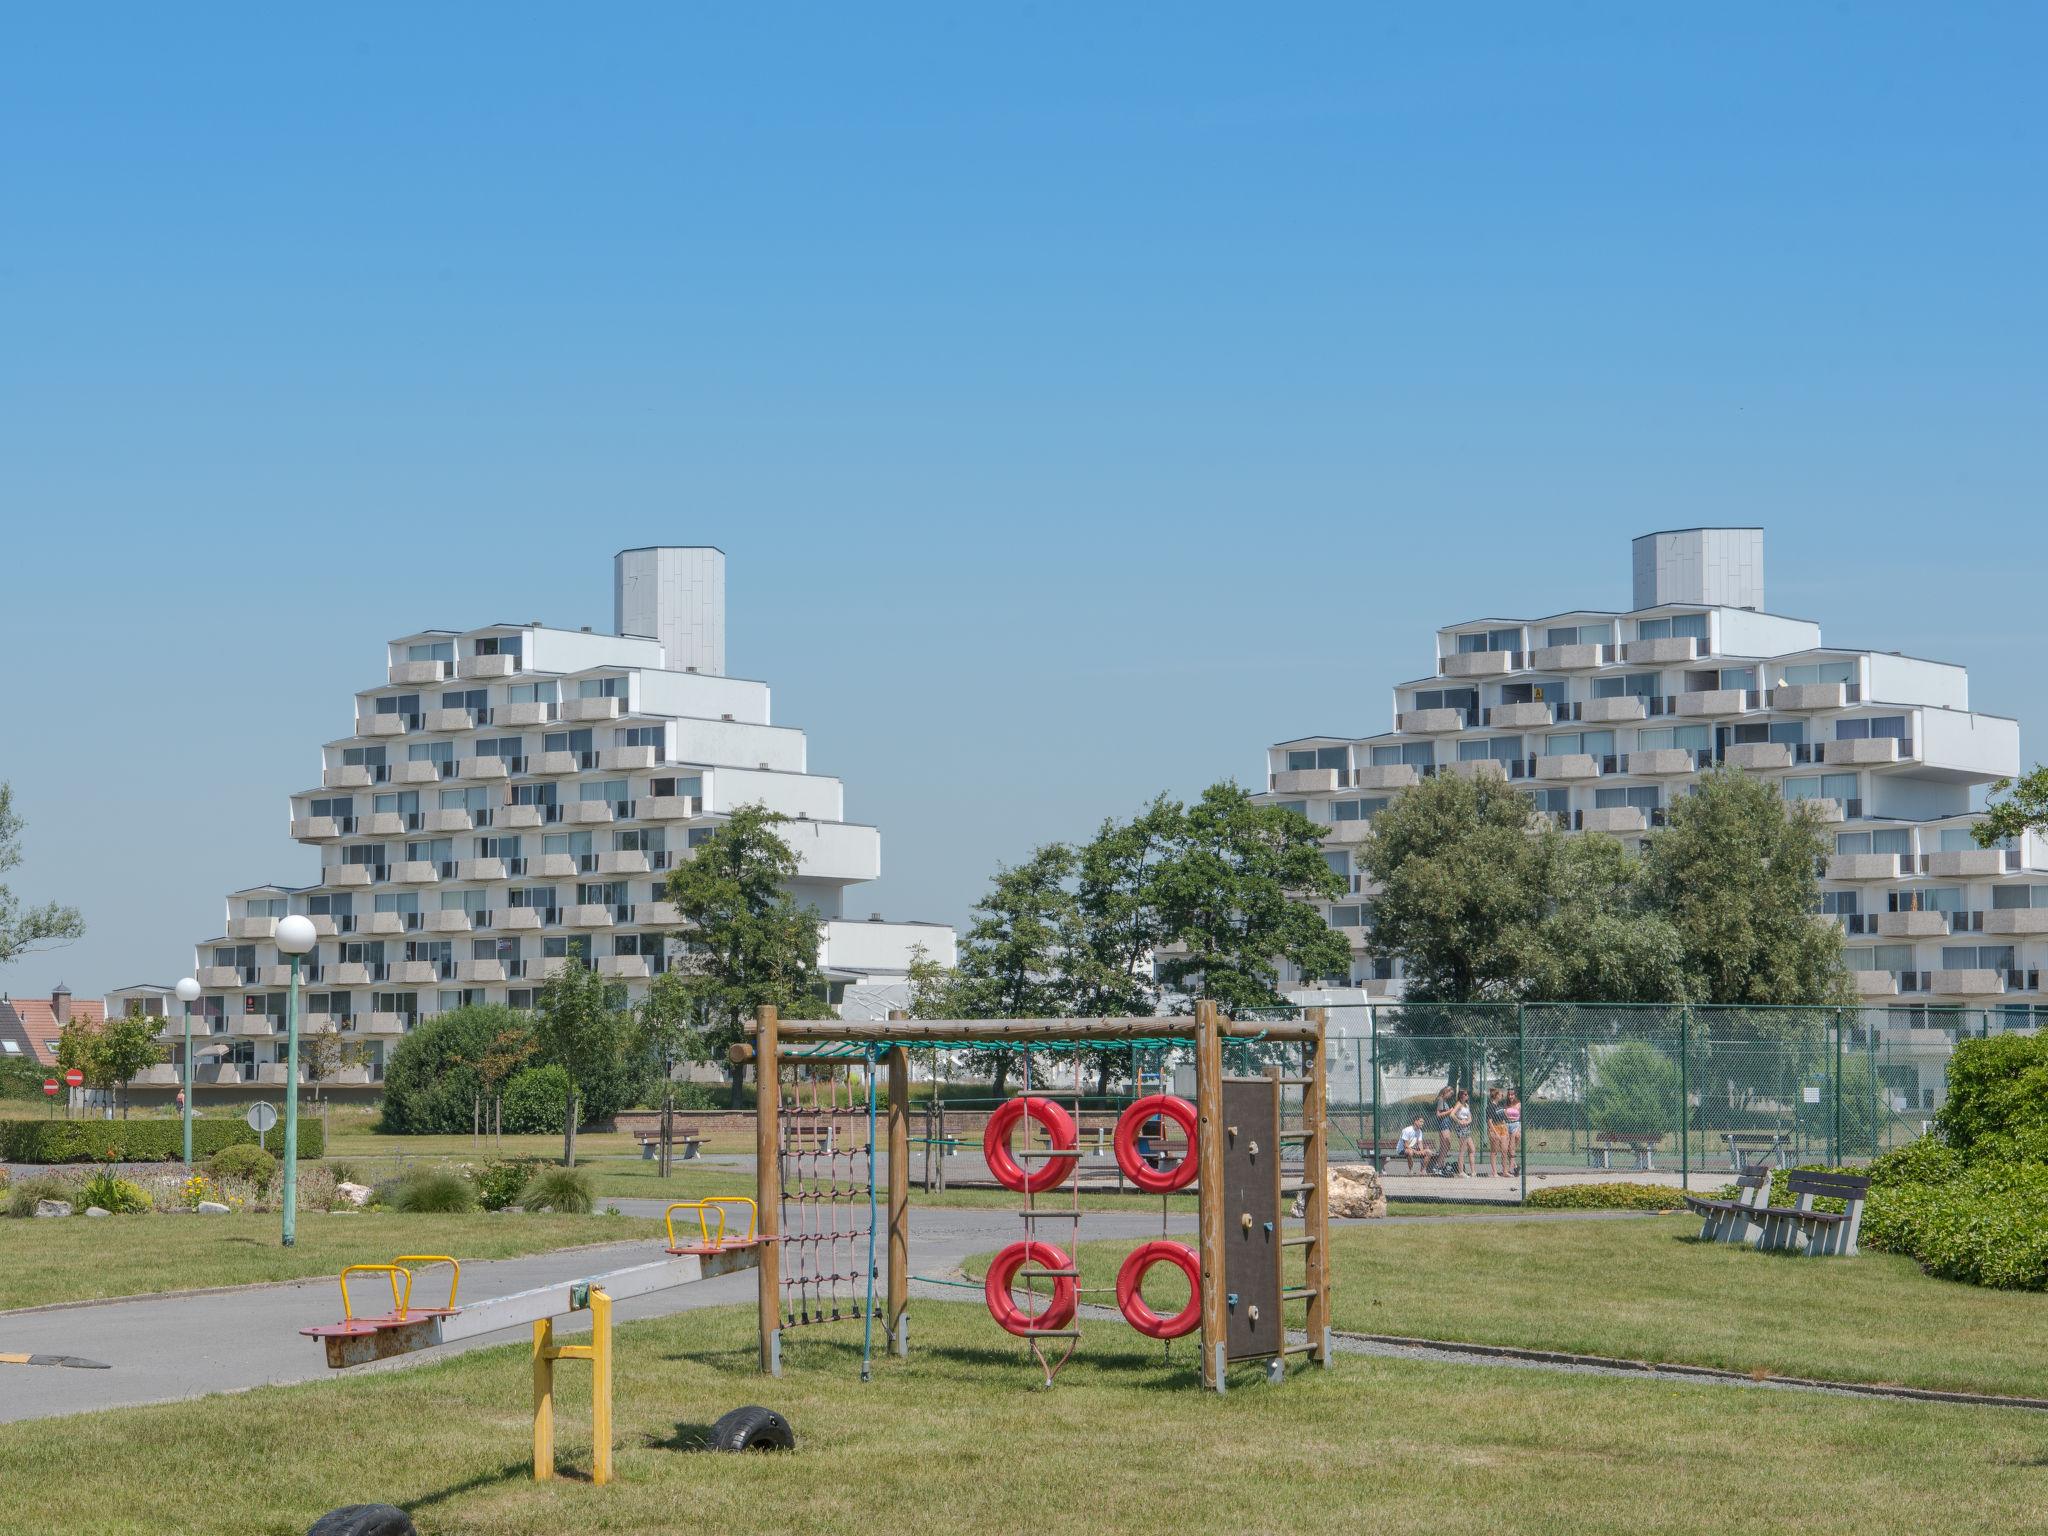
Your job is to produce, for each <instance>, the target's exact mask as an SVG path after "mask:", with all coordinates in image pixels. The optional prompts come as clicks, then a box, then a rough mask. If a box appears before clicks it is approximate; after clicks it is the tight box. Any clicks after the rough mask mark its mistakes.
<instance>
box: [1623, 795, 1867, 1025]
mask: <svg viewBox="0 0 2048 1536" xmlns="http://www.w3.org/2000/svg"><path fill="white" fill-rule="evenodd" d="M1830 849H1831V845H1830V843H1829V841H1828V837H1827V834H1826V832H1825V831H1824V830H1823V828H1822V824H1821V821H1820V818H1819V816H1818V815H1817V814H1816V813H1815V812H1814V811H1813V809H1812V807H1810V806H1806V805H1797V806H1792V807H1788V806H1787V805H1786V803H1785V801H1784V800H1782V799H1781V798H1779V795H1778V792H1777V790H1776V788H1775V787H1773V786H1772V785H1771V784H1769V783H1767V782H1766V781H1764V780H1763V779H1760V778H1755V777H1753V776H1751V775H1749V774H1746V773H1744V772H1742V771H1741V770H1740V769H1737V768H1715V769H1712V770H1710V771H1708V772H1706V773H1703V774H1701V775H1700V778H1699V782H1698V783H1697V784H1696V785H1695V787H1694V789H1693V792H1692V793H1691V794H1689V795H1682V796H1680V797H1679V798H1678V800H1677V801H1676V802H1675V803H1674V804H1673V805H1672V807H1671V809H1670V812H1669V814H1668V816H1667V818H1666V824H1665V827H1664V829H1663V830H1662V831H1660V832H1658V833H1656V834H1654V835H1653V836H1652V837H1651V838H1650V840H1649V845H1648V849H1647V851H1646V852H1645V854H1644V869H1643V877H1644V895H1645V899H1646V900H1647V902H1648V904H1649V906H1650V907H1651V909H1652V910H1653V911H1655V912H1656V913H1658V914H1659V915H1660V916H1661V917H1663V918H1664V920H1665V921H1667V922H1668V923H1670V924H1671V926H1672V928H1673V929H1674V930H1675V931H1676V933H1677V935H1678V942H1679V944H1680V945H1681V947H1682V949H1683V952H1684V964H1685V970H1686V974H1687V976H1688V978H1689V984H1688V986H1689V992H1690V995H1691V997H1692V1000H1693V1001H1695V1002H1701V1003H1815V1004H1846V1003H1851V1002H1853V1001H1854V1000H1855V994H1854V993H1853V991H1852V990H1851V988H1850V982H1849V973H1848V970H1847V968H1846V967H1845V966H1844V964H1843V962H1842V933H1841V930H1840V929H1839V928H1838V927H1837V926H1836V925H1835V924H1833V923H1818V922H1815V921H1814V918H1813V914H1814V913H1816V912H1818V911H1819V910H1820V877H1819V871H1820V869H1821V868H1822V866H1823V865H1824V864H1825V862H1826V859H1827V856H1828V853H1829V852H1830ZM1749 1017H1751V1018H1754V1019H1758V1020H1760V1021H1761V1022H1760V1024H1759V1027H1762V1028H1766V1029H1767V1028H1768V1027H1769V1024H1768V1020H1767V1019H1766V1018H1765V1016H1762V1015H1750V1016H1749Z"/></svg>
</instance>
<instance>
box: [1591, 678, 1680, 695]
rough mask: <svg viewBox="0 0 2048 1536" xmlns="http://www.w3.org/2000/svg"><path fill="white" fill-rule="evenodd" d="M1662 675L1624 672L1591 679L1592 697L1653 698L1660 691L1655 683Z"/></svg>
mask: <svg viewBox="0 0 2048 1536" xmlns="http://www.w3.org/2000/svg"><path fill="white" fill-rule="evenodd" d="M1662 677H1663V673H1661V672H1624V673H1622V674H1620V675H1619V676H1616V677H1596V678H1594V679H1593V697H1594V698H1596V699H1625V698H1631V697H1633V698H1638V699H1649V698H1655V697H1656V695H1657V694H1658V692H1659V691H1660V690H1659V688H1658V686H1657V684H1658V682H1659V680H1660V679H1661V678H1662Z"/></svg>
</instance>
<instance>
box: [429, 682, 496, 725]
mask: <svg viewBox="0 0 2048 1536" xmlns="http://www.w3.org/2000/svg"><path fill="white" fill-rule="evenodd" d="M441 707H442V708H443V709H466V710H468V711H469V712H470V713H471V714H472V715H474V716H476V717H478V718H479V719H480V718H482V717H483V716H485V715H487V714H489V713H490V710H491V691H490V690H489V689H488V688H457V689H455V690H454V691H452V692H450V693H444V694H442V695H441Z"/></svg>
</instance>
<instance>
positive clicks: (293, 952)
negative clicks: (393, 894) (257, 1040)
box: [277, 913, 319, 1248]
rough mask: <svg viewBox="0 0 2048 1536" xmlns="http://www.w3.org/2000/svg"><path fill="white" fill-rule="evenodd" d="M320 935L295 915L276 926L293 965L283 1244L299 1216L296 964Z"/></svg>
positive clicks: (288, 1001)
mask: <svg viewBox="0 0 2048 1536" xmlns="http://www.w3.org/2000/svg"><path fill="white" fill-rule="evenodd" d="M318 937H319V935H318V934H317V933H316V932H315V931H314V929H313V924H312V922H311V920H310V919H307V918H303V917H300V916H299V915H298V914H297V913H294V914H292V916H290V917H287V918H285V919H284V920H283V921H281V922H280V923H278V925H277V952H278V953H279V954H281V955H289V956H290V957H291V962H292V982H291V990H290V991H289V992H287V993H286V994H285V1005H284V1038H285V1046H284V1051H285V1066H284V1192H283V1202H284V1245H285V1247H287V1248H289V1247H291V1246H292V1243H293V1242H294V1240H295V1239H296V1237H297V1235H298V1233H297V1229H298V1215H299V962H300V961H301V960H303V959H304V958H305V955H306V951H307V950H309V949H311V948H312V947H313V943H314V940H316V939H317V938H318Z"/></svg>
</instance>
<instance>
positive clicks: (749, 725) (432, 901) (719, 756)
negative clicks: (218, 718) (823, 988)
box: [122, 548, 955, 1090]
mask: <svg viewBox="0 0 2048 1536" xmlns="http://www.w3.org/2000/svg"><path fill="white" fill-rule="evenodd" d="M613 571H614V620H615V622H614V628H615V630H616V631H617V632H616V633H613V634H596V633H593V632H592V631H591V630H590V629H588V628H584V629H553V628H549V627H548V626H546V625H544V624H541V623H539V622H534V623H529V624H489V625H485V626H483V627H481V628H478V629H467V630H448V629H436V630H423V631H421V632H419V633H417V634H411V635H402V636H400V637H399V638H397V639H395V640H393V641H391V642H390V644H389V645H388V646H387V647H386V654H385V658H384V666H383V668H382V673H383V675H382V677H381V678H380V679H379V681H378V682H377V683H375V684H374V685H373V686H371V687H368V688H365V689H363V690H362V691H361V692H359V693H358V694H357V695H356V696H355V701H354V708H353V711H352V719H351V721H350V729H349V730H348V732H347V733H346V734H344V735H341V736H338V737H336V738H335V739H334V740H332V741H329V742H326V743H325V744H324V745H323V746H322V747H321V749H320V772H319V781H318V783H317V784H314V785H310V786H308V787H307V788H304V789H301V790H299V791H297V792H296V793H294V794H293V795H292V796H291V810H290V820H291V835H292V837H293V838H294V839H296V840H297V841H298V842H300V843H302V844H304V845H306V846H307V847H309V848H312V849H314V850H317V852H318V856H319V867H318V873H317V878H315V879H314V880H313V881H312V882H311V883H309V884H306V885H257V886H250V887H248V888H246V889H244V890H239V891H234V892H232V893H230V894H229V896H228V898H227V913H226V922H225V927H224V929H223V931H222V932H221V933H220V934H219V935H217V936H216V937H213V938H209V939H205V940H202V941H201V942H200V943H199V945H198V946H197V953H196V964H197V969H196V970H195V971H194V972H193V975H194V976H196V977H197V979H198V981H199V983H200V985H201V986H202V988H204V995H203V996H202V998H201V1000H200V1002H199V1003H198V1004H197V1005H196V1011H197V1013H198V1015H199V1017H198V1019H197V1020H195V1024H194V1039H195V1049H194V1057H195V1063H196V1065H195V1077H196V1079H197V1080H198V1081H200V1082H203V1083H207V1084H213V1083H220V1082H249V1083H261V1084H273V1083H274V1084H280V1085H281V1084H282V1083H283V1082H284V1080H285V1073H286V1067H285V1065H284V1053H285V1039H284V1020H285V998H286V983H287V977H288V974H289V972H288V967H287V964H286V963H285V961H284V960H283V958H282V957H281V956H280V955H279V954H278V951H277V947H276V944H275V942H274V939H273V935H274V933H275V931H276V928H277V922H278V919H280V918H282V917H284V916H286V915H287V914H290V913H303V914H304V915H306V916H307V917H309V918H311V920H312V922H313V925H314V927H315V928H316V930H317V931H318V933H319V935H320V939H319V943H318V945H317V946H316V948H315V950H314V952H313V953H312V954H311V955H309V956H308V957H307V959H306V961H305V962H304V964H303V966H302V971H301V984H302V997H301V1013H300V1024H301V1030H302V1034H303V1037H305V1038H315V1039H317V1037H319V1036H323V1035H332V1036H335V1037H339V1038H342V1039H347V1040H353V1041H358V1042H360V1043H361V1045H362V1046H363V1047H364V1048H365V1049H364V1050H363V1051H362V1052H360V1053H358V1054H361V1055H363V1056H364V1057H365V1058H366V1059H365V1063H364V1064H363V1065H360V1066H356V1067H351V1068H346V1069H343V1070H342V1071H341V1072H340V1073H339V1074H338V1075H336V1076H330V1077H329V1078H327V1079H326V1082H327V1084H328V1085H329V1086H332V1087H341V1088H351V1087H352V1088H356V1089H358V1090H374V1087H375V1085H376V1084H377V1083H378V1082H379V1081H381V1079H382V1076H383V1068H384V1063H385V1061H386V1060H387V1057H388V1053H389V1052H390V1050H391V1049H392V1046H393V1045H394V1043H395V1042H396V1041H397V1040H398V1039H399V1038H400V1037H402V1036H403V1035H404V1034H405V1033H406V1032H407V1031H409V1030H411V1029H413V1028H414V1027H415V1026H416V1025H417V1024H418V1023H419V1021H420V1020H421V1019H423V1018H426V1017H429V1016H431V1015H433V1014H435V1013H437V1012H440V1011H443V1010H447V1009H451V1008H455V1007H458V1006H462V1005H464V1004H469V1003H486V1002H488V1003H509V1004H510V1005H512V1006H513V1007H515V1008H523V1007H527V1006H529V1005H530V1004H531V1002H532V1000H533V994H534V989H535V988H536V987H537V986H538V985H539V984H540V982H541V981H542V980H543V979H544V978H546V977H547V976H550V975H552V974H554V973H555V972H557V971H559V970H560V969H561V968H562V967H563V966H564V965H566V964H567V963H568V961H569V959H570V957H572V956H575V957H578V958H581V959H582V960H584V961H585V962H586V963H587V964H589V965H590V966H592V967H593V968H594V969H595V970H596V971H598V972H599V973H600V974H602V975H605V976H610V977H614V978H617V979H618V980H620V981H622V982H624V983H625V984H626V987H627V990H628V993H629V995H631V996H634V997H637V996H639V995H642V994H644V992H645V990H646V988H647V985H648V983H649V981H650V979H651V978H652V977H653V976H655V975H656V974H658V973H660V972H661V971H663V970H664V969H666V968H667V967H668V966H669V965H670V964H671V963H672V960H671V954H670V949H671V940H672V937H673V936H674V935H675V933H676V930H677V925H678V918H677V914H676V911H675V908H674V907H673V906H671V905H670V904H669V903H667V902H666V901H664V900H663V899H662V891H663V885H664V882H665V880H666V878H667V874H668V871H669V870H670V869H672V868H673V867H674V866H675V864H676V862H677V861H678V860H681V859H686V858H688V857H689V856H690V850H691V849H692V848H694V847H695V846H696V845H697V844H698V843H700V842H702V841H703V840H704V839H705V838H706V837H708V836H709V835H710V833H711V831H712V829H713V828H714V827H715V826H717V825H718V823H719V822H720V821H721V820H722V819H723V818H724V817H726V816H727V815H728V814H729V813H730V812H732V811H733V810H735V809H736V808H738V807H741V806H745V805H762V806H765V807H767V808H768V809H770V810H774V811H780V812H782V813H784V814H785V815H787V816H789V817H790V818H792V819H791V821H790V822H789V823H788V824H787V825H785V826H784V827H783V828H782V829H781V830H782V835H783V836H784V837H785V838H786V839H787V841H788V842H789V843H790V845H791V847H792V848H793V849H794V851H795V853H796V856H797V859H798V863H799V874H798V876H797V878H796V879H795V881H793V882H792V885H791V894H792V895H794V896H795V897H796V898H797V899H799V900H801V901H803V902H804V903H806V904H808V905H809V906H810V907H812V908H813V909H814V910H815V911H817V912H818V913H819V915H820V916H821V918H823V920H824V931H823V943H822V946H821V951H822V952H821V954H820V957H819V958H820V962H821V964H822V965H823V966H824V967H825V971H826V977H827V980H828V983H829V985H830V986H831V988H832V994H833V1001H834V1002H835V1003H839V1004H841V1005H842V1006H843V1007H845V1008H846V1009H848V1011H849V1012H851V1013H855V1014H869V1013H872V1014H874V1015H875V1016H878V1017H879V1016H882V1015H884V1014H886V1012H887V1010H888V1009H889V1008H891V1007H902V1006H904V1005H905V1002H906V1000H907V995H908V994H907V980H906V972H907V968H908V966H909V964H910V960H911V957H912V953H913V951H914V950H915V949H916V948H918V947H920V946H921V947H922V948H923V949H924V951H925V952H926V953H927V954H929V955H930V957H931V958H932V959H934V960H937V961H939V962H941V963H943V964H946V965H951V964H952V963H953V962H954V959H955V942H954V932H953V930H952V928H950V927H948V926H946V925H943V924H936V923H891V922H884V921H882V920H881V918H880V917H879V916H878V915H877V916H869V917H864V918H861V919H855V918H852V917H849V916H848V915H847V912H846V893H847V891H848V889H849V888H850V887H852V886H856V885H858V884H859V883H860V882H862V881H865V880H873V879H875V878H876V877H877V876H878V875H879V874H880V873H881V835H880V833H879V832H878V831H877V830H876V829H875V828H874V827H872V826H865V825H862V824H860V823H858V822H852V821H848V820H847V819H846V814H845V811H846V807H845V791H844V786H843V785H842V784H841V783H840V781H839V780H838V779H837V778H834V777H832V776H831V775H829V774H820V773H814V772H813V771H812V770H811V766H810V761H809V749H808V743H807V742H806V741H805V738H804V733H803V732H802V731H801V730H798V729H796V728H795V727H792V726H787V725H778V724H776V723H775V722H774V721H773V720H772V719H771V717H770V712H769V689H768V685H767V684H766V683H763V682H755V681H751V680H748V679H744V678H736V677H728V676H726V675H725V556H724V555H723V553H721V552H720V551H718V550H716V549H703V548H655V549H632V550H625V551H622V552H621V553H620V554H619V555H617V556H616V557H615V559H614V566H613ZM129 990H130V991H137V990H138V989H129ZM139 990H152V991H153V990H154V989H139ZM126 1000H127V999H126V995H125V994H124V996H123V998H122V1001H123V1002H124V1003H125V1001H126ZM151 1011H155V1010H154V1009H152V1010H151ZM165 1011H166V1013H167V1015H168V1016H167V1018H166V1021H165V1022H166V1027H165V1029H164V1032H163V1039H164V1040H165V1042H166V1043H167V1044H169V1045H170V1046H171V1047H172V1063H173V1064H171V1065H166V1066H161V1067H157V1068H153V1069H152V1070H151V1071H150V1073H149V1074H148V1077H147V1079H146V1082H147V1083H148V1085H150V1086H154V1087H168V1086H172V1085H175V1083H176V1082H177V1081H178V1079H179V1073H180V1070H181V1069H180V1067H179V1066H178V1065H176V1062H177V1059H178V1049H179V1045H180V1043H181V1041H182V1038H183V1023H182V1020H181V1018H180V1017H178V1016H177V1010H176V1009H175V1008H173V1009H167V1010H165ZM202 1037H203V1038H204V1040H205V1045H204V1047H203V1048H201V1047H200V1046H199V1045H198V1041H199V1040H200V1039H201V1038H202ZM314 1054H315V1055H317V1054H318V1052H317V1051H315V1052H314ZM304 1076H305V1063H304V1061H303V1060H302V1063H301V1077H302V1079H303V1078H304Z"/></svg>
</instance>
